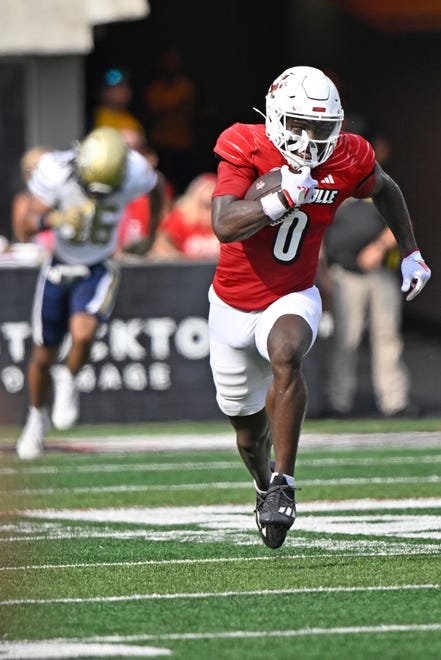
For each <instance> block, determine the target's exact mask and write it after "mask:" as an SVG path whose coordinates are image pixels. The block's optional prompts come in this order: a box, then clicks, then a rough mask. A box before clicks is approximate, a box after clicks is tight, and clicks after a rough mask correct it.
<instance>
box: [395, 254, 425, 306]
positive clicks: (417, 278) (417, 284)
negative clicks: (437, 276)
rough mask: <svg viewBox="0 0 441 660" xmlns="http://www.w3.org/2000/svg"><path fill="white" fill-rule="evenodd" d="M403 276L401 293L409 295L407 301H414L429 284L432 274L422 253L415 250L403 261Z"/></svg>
mask: <svg viewBox="0 0 441 660" xmlns="http://www.w3.org/2000/svg"><path fill="white" fill-rule="evenodd" d="M401 274H402V276H403V284H402V285H401V291H402V292H403V293H407V296H406V300H413V299H414V298H415V296H417V295H418V294H419V292H420V291H421V289H422V288H423V287H424V286H425V285H426V284H427V282H428V281H429V279H430V276H431V275H432V272H431V270H430V268H429V266H427V264H426V263H425V261H424V259H423V257H422V256H421V252H420V251H419V250H415V251H414V252H411V253H410V254H409V255H407V257H404V259H403V260H402V262H401Z"/></svg>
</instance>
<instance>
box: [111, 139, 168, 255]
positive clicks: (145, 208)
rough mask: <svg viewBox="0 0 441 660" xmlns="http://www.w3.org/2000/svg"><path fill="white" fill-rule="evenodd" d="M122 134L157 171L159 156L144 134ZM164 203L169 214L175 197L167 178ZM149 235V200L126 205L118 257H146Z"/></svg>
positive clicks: (165, 211) (121, 224)
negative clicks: (129, 255) (131, 255)
mask: <svg viewBox="0 0 441 660" xmlns="http://www.w3.org/2000/svg"><path fill="white" fill-rule="evenodd" d="M121 134H122V136H123V138H124V140H125V142H126V143H127V145H128V146H129V147H130V148H131V149H134V150H135V151H138V153H140V154H141V155H142V156H144V158H145V159H146V160H147V162H148V163H150V165H151V166H152V167H153V168H155V169H157V165H158V156H157V154H156V152H155V151H154V150H153V149H152V148H151V147H149V145H148V144H147V142H146V140H145V136H144V133H141V132H139V131H136V130H133V129H123V130H121ZM164 189H165V190H164V192H165V200H164V207H163V213H164V214H166V213H168V211H170V209H171V206H172V201H173V197H174V191H173V188H172V186H171V185H170V183H169V182H168V181H166V180H165V178H164ZM149 234H150V197H149V194H144V195H140V196H139V197H137V198H136V199H134V200H133V201H132V202H129V204H127V206H126V208H125V210H124V213H123V215H122V218H121V222H120V224H119V229H118V249H117V253H116V256H118V257H119V258H123V257H124V256H127V255H128V254H133V255H140V256H141V255H145V254H146V253H147V252H148V250H149V248H150V247H151V241H150V240H149Z"/></svg>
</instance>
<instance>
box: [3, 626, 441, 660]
mask: <svg viewBox="0 0 441 660" xmlns="http://www.w3.org/2000/svg"><path fill="white" fill-rule="evenodd" d="M439 630H441V624H440V623H420V624H418V623H417V624H410V625H399V624H395V625H380V626H350V627H339V628H299V629H297V630H269V631H263V632H260V631H255V630H235V631H232V632H217V633H168V634H167V633H166V634H162V635H124V636H123V635H110V636H107V637H90V638H83V639H69V638H67V639H66V638H65V639H51V640H41V641H37V642H35V641H27V640H23V641H20V642H6V643H3V644H2V643H1V642H0V651H1V652H2V655H1V657H2V658H6V659H8V658H9V659H16V658H21V659H27V658H31V659H32V660H40V659H42V660H48V659H49V658H71V657H82V655H79V654H77V655H72V653H71V652H72V651H75V650H77V651H80V650H82V649H80V647H81V646H83V647H85V648H84V650H85V651H86V653H87V657H103V655H102V654H101V655H100V653H99V651H100V649H103V650H104V651H105V656H106V657H112V655H117V656H119V655H121V657H124V655H125V653H124V652H123V653H121V654H119V653H115V652H112V651H113V650H119V651H125V649H124V647H123V646H122V645H121V642H144V641H145V642H147V641H156V642H163V641H186V640H191V641H194V640H203V639H253V638H265V637H302V636H309V637H312V636H315V635H363V634H372V633H376V634H379V633H381V634H387V633H407V632H438V631H439ZM106 643H107V644H112V643H119V644H120V646H119V648H118V646H116V645H115V646H113V647H112V646H111V647H105V646H104V644H106ZM92 644H98V645H99V647H98V648H94V647H93V646H92ZM75 645H78V647H77V648H76V649H75ZM86 645H89V646H88V647H87V648H86ZM43 649H45V650H46V655H37V653H38V651H39V650H43ZM49 649H51V650H52V653H53V654H52V655H48V653H47V651H48V650H49ZM132 649H133V652H131V651H132ZM142 649H144V650H145V651H146V652H145V653H144V655H145V656H149V655H150V656H154V655H155V654H156V655H170V654H171V651H170V650H169V649H162V648H161V649H160V648H158V649H154V648H149V647H136V646H129V647H127V655H128V656H130V655H131V656H140V657H142ZM89 650H90V652H89V653H88V651H89ZM57 651H58V655H56V653H57ZM63 651H65V652H64V653H63ZM93 651H96V652H95V653H93ZM148 651H151V652H150V653H149V652H148ZM4 653H7V654H8V655H4ZM11 654H12V655H11Z"/></svg>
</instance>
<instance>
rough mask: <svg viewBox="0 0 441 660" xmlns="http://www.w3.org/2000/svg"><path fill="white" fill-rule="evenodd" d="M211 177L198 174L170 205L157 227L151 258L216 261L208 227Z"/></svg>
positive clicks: (213, 183)
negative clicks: (170, 207)
mask: <svg viewBox="0 0 441 660" xmlns="http://www.w3.org/2000/svg"><path fill="white" fill-rule="evenodd" d="M216 180H217V177H216V175H215V174H210V173H207V174H200V175H199V176H197V177H196V178H195V179H193V181H191V183H190V184H189V186H188V187H187V189H186V191H185V193H184V194H183V195H181V196H180V197H179V198H178V199H177V200H176V202H175V203H174V205H173V208H172V210H171V211H170V213H169V214H168V215H167V216H166V217H165V218H164V219H163V221H162V223H161V225H160V226H159V229H158V232H157V236H156V241H155V244H154V246H153V248H152V252H151V254H152V257H158V258H165V259H173V258H176V257H184V258H187V259H216V258H217V257H218V255H219V241H218V239H217V238H216V236H215V234H214V232H213V229H212V225H211V197H212V194H213V191H214V188H215V186H216Z"/></svg>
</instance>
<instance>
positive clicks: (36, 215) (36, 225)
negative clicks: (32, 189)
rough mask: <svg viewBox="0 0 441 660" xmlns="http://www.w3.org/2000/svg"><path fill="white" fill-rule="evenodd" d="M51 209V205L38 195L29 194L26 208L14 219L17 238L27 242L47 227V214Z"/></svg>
mask: <svg viewBox="0 0 441 660" xmlns="http://www.w3.org/2000/svg"><path fill="white" fill-rule="evenodd" d="M50 210H51V207H50V206H47V205H46V204H44V202H42V201H41V200H39V199H38V198H37V197H33V196H31V195H29V196H28V198H27V204H26V208H24V209H23V212H22V213H20V214H17V217H16V218H15V219H14V227H13V229H14V234H15V236H16V237H17V239H18V240H19V241H24V242H26V241H29V240H30V239H31V238H32V236H34V234H37V233H38V232H40V231H44V230H45V229H47V228H48V227H47V225H46V223H47V220H46V216H47V214H48V213H49V211H50Z"/></svg>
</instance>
